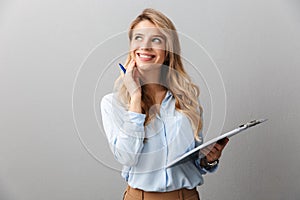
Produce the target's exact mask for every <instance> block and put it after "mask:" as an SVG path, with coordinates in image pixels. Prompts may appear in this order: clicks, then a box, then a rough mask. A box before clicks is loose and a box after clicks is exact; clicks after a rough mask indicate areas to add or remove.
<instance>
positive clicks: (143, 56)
mask: <svg viewBox="0 0 300 200" xmlns="http://www.w3.org/2000/svg"><path fill="white" fill-rule="evenodd" d="M137 56H138V57H139V58H140V60H142V61H150V60H152V59H153V58H155V55H151V54H144V53H137Z"/></svg>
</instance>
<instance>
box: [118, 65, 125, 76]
mask: <svg viewBox="0 0 300 200" xmlns="http://www.w3.org/2000/svg"><path fill="white" fill-rule="evenodd" d="M119 66H120V68H121V69H122V71H123V72H124V74H125V73H126V69H125V67H124V66H123V65H122V64H121V63H119Z"/></svg>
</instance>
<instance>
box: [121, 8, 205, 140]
mask: <svg viewBox="0 0 300 200" xmlns="http://www.w3.org/2000/svg"><path fill="white" fill-rule="evenodd" d="M144 20H148V21H150V22H151V23H153V24H154V25H155V26H156V27H157V28H158V29H159V30H160V32H161V33H162V34H163V35H164V37H165V38H166V47H165V61H164V63H163V65H164V66H167V67H162V68H161V77H160V80H161V83H160V84H161V85H163V86H164V87H165V88H167V89H168V90H169V91H170V92H171V93H172V94H173V96H174V98H175V109H176V110H177V111H179V112H182V113H183V114H184V115H185V116H187V118H188V119H189V121H190V123H191V125H192V129H193V131H194V138H195V139H196V140H197V141H199V140H200V138H199V131H200V130H201V129H202V119H201V116H202V115H201V113H202V108H201V106H200V105H199V102H198V97H199V94H200V91H199V88H198V87H197V86H196V85H195V84H194V83H193V82H192V81H191V78H190V76H189V75H188V74H187V73H186V71H185V70H184V67H183V64H182V61H181V56H180V55H181V50H180V44H179V39H178V34H177V31H176V28H175V26H174V24H173V23H172V21H171V20H170V19H169V18H167V17H166V16H165V15H164V14H162V13H161V12H159V11H157V10H154V9H151V8H147V9H145V10H143V12H142V13H141V14H140V15H138V16H137V17H136V19H135V20H133V21H132V23H131V25H130V28H129V31H128V36H129V40H130V42H131V40H132V31H133V29H134V28H135V26H136V25H137V24H138V23H140V22H141V21H144ZM132 56H133V55H132V53H131V52H129V53H128V56H127V60H126V62H125V68H126V66H127V65H128V63H129V62H130V60H131V59H132ZM115 89H116V90H117V92H118V97H119V99H120V100H121V102H122V103H123V104H124V105H126V106H129V102H130V94H129V92H128V91H127V89H126V86H125V85H124V84H123V81H122V75H120V76H119V77H118V79H117V80H116V82H115ZM141 89H142V104H141V105H142V113H144V114H146V119H145V123H144V125H147V124H148V123H149V122H150V121H151V119H152V117H153V116H154V115H155V113H158V112H159V109H156V112H152V111H153V110H152V109H153V107H152V108H151V106H153V105H154V96H153V95H152V94H151V93H149V92H147V91H146V87H145V85H143V84H141ZM150 108H151V112H150Z"/></svg>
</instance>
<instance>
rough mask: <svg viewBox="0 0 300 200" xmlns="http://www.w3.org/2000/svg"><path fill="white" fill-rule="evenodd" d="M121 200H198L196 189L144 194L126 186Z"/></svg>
mask: <svg viewBox="0 0 300 200" xmlns="http://www.w3.org/2000/svg"><path fill="white" fill-rule="evenodd" d="M123 200H200V198H199V194H198V192H197V190H196V188H194V189H191V190H188V189H185V188H184V189H180V190H175V191H171V192H145V191H143V190H139V189H135V188H132V187H130V186H127V189H126V191H125V193H124V197H123Z"/></svg>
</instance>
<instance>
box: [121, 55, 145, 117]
mask: <svg viewBox="0 0 300 200" xmlns="http://www.w3.org/2000/svg"><path fill="white" fill-rule="evenodd" d="M123 81H124V85H125V86H126V88H127V90H128V92H129V94H130V97H131V99H130V107H129V110H130V111H133V112H138V113H141V112H142V109H141V97H142V89H141V84H140V73H139V71H138V69H137V66H136V63H135V61H134V60H133V59H132V60H131V61H130V62H129V64H128V65H127V69H126V73H125V75H124V77H123Z"/></svg>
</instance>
